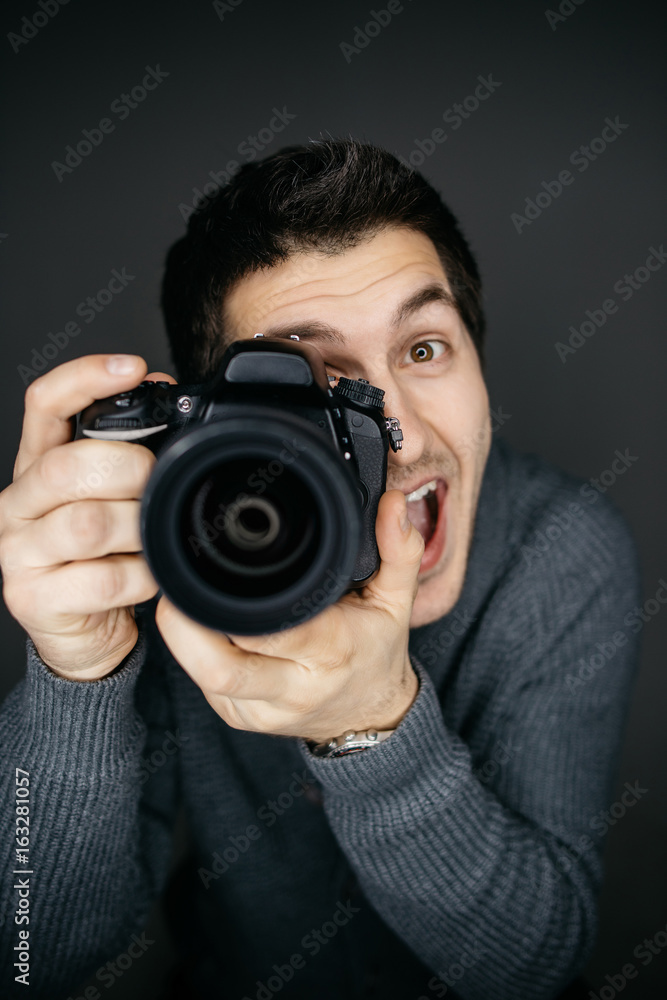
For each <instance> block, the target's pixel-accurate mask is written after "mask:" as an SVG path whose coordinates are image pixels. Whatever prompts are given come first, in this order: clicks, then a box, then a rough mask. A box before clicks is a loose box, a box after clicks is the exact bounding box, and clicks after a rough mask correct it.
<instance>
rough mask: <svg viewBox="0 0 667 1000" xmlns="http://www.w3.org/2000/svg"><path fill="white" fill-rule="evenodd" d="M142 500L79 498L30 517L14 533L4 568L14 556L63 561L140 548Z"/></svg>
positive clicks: (38, 563)
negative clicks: (38, 515) (33, 518)
mask: <svg viewBox="0 0 667 1000" xmlns="http://www.w3.org/2000/svg"><path fill="white" fill-rule="evenodd" d="M140 506H141V505H140V501H139V500H78V501H76V502H75V503H68V504H64V505H63V506H62V507H56V509H55V510H52V511H49V513H48V514H45V515H44V517H40V518H37V519H36V520H33V521H28V522H27V524H26V525H25V526H24V527H23V528H21V529H20V530H19V531H17V532H14V533H13V535H12V536H11V542H10V543H9V546H10V548H11V551H5V559H4V561H3V568H4V569H5V572H7V571H8V570H9V571H11V570H12V557H13V556H15V558H16V559H17V560H18V558H19V557H20V561H21V565H22V566H26V567H32V568H38V567H46V566H57V565H59V564H61V563H66V562H76V561H78V560H83V559H98V558H100V557H101V556H106V555H110V554H112V553H117V552H118V553H121V552H141V548H142V546H141V533H140V530H139V509H140Z"/></svg>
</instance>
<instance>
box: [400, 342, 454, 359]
mask: <svg viewBox="0 0 667 1000" xmlns="http://www.w3.org/2000/svg"><path fill="white" fill-rule="evenodd" d="M446 347H447V345H446V344H443V343H442V342H441V341H440V340H421V341H420V342H419V343H418V344H413V345H412V347H411V348H410V350H409V351H408V353H407V354H406V355H405V358H404V361H406V362H407V361H435V359H436V358H439V357H440V356H441V355H442V354H444V353H445V350H446Z"/></svg>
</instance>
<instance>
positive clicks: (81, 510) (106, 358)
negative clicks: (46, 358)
mask: <svg viewBox="0 0 667 1000" xmlns="http://www.w3.org/2000/svg"><path fill="white" fill-rule="evenodd" d="M145 373H146V364H145V362H144V361H143V359H142V358H140V357H137V356H135V355H109V354H99V355H91V356H88V357H84V358H77V359H76V360H75V361H69V362H67V363H66V364H63V365H60V366H59V367H58V368H55V369H53V370H52V371H50V372H48V374H46V375H43V376H42V377H41V378H38V379H36V380H35V381H34V382H32V383H31V385H30V386H29V387H28V390H27V392H26V406H25V416H24V421H23V434H22V437H21V444H20V448H19V452H18V456H17V459H16V464H15V466H14V481H13V483H12V485H11V486H8V487H7V489H5V490H4V491H3V492H2V493H0V567H1V568H2V575H3V579H4V599H5V603H6V605H7V607H8V609H9V611H10V613H11V614H12V615H13V616H14V617H15V618H16V619H17V621H19V622H20V624H21V625H22V626H23V628H24V629H25V630H26V632H27V633H28V634H29V636H30V637H31V639H32V640H33V642H34V644H35V647H36V648H37V651H38V652H39V654H40V656H41V657H42V659H43V660H44V662H45V663H46V664H47V665H48V666H49V667H50V668H51V669H52V670H53V671H54V672H55V673H57V674H59V675H60V676H62V677H66V678H69V679H71V680H87V681H90V680H97V679H99V678H100V677H104V676H105V675H106V674H108V673H110V672H111V671H112V670H114V669H115V668H116V667H117V666H118V664H119V663H121V662H122V660H123V659H124V658H125V657H126V656H127V655H128V653H130V652H131V650H132V648H133V646H134V645H135V643H136V640H137V626H136V623H135V620H134V605H135V604H139V603H140V602H142V601H147V600H149V599H150V598H151V597H153V596H154V595H155V594H156V592H157V589H158V587H157V584H156V583H155V581H154V579H153V577H152V576H151V573H150V571H149V569H148V566H147V564H146V562H145V560H144V558H143V556H142V555H141V540H140V535H139V504H140V498H141V495H142V493H143V491H144V487H145V485H146V481H147V479H148V476H149V474H150V472H151V470H152V468H153V464H154V461H155V458H154V456H153V454H152V452H150V451H149V450H148V448H145V447H144V446H143V445H139V444H130V443H128V442H122V441H97V440H88V439H86V440H80V441H72V440H71V438H72V424H71V421H70V418H71V417H73V416H74V415H75V414H76V413H78V412H79V411H80V410H82V409H83V408H84V407H86V406H88V405H89V404H90V403H92V402H93V401H94V400H96V399H102V398H103V397H105V396H111V395H114V394H115V393H118V392H124V391H125V390H128V389H132V388H134V386H136V385H138V384H139V382H140V381H141V380H142V379H143V378H144V377H145ZM159 377H162V378H166V377H167V376H164V375H160V376H159Z"/></svg>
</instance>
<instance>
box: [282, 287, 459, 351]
mask: <svg viewBox="0 0 667 1000" xmlns="http://www.w3.org/2000/svg"><path fill="white" fill-rule="evenodd" d="M433 303H440V304H441V305H445V306H451V307H453V308H454V309H455V308H456V301H455V299H454V296H453V295H452V294H451V292H449V291H448V290H447V289H446V288H445V286H444V285H441V284H439V283H433V284H430V285H426V287H425V288H420V289H419V291H418V292H415V293H414V295H411V296H410V297H409V298H408V299H406V300H405V301H404V302H401V304H400V305H399V306H398V308H397V309H396V310H395V312H394V315H393V316H392V318H391V320H390V324H389V325H390V328H391V329H396V327H399V326H400V325H401V324H402V323H404V322H405V321H406V320H407V319H409V318H410V317H411V316H414V314H415V313H417V312H419V310H420V309H424V308H425V307H426V306H429V305H432V304H433ZM264 336H265V337H270V338H272V339H274V340H289V338H290V337H292V336H296V337H298V338H299V339H300V340H315V339H317V340H321V341H323V342H324V343H326V344H336V345H337V346H338V347H342V346H344V345H345V343H346V341H345V337H344V336H343V334H342V333H341V332H340V330H338V329H336V327H335V326H331V324H330V323H324V322H322V321H321V320H313V321H312V322H310V323H309V322H298V323H287V324H284V325H282V326H272V327H270V328H269V329H268V330H265V331H264Z"/></svg>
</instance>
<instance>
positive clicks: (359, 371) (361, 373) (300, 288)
mask: <svg viewBox="0 0 667 1000" xmlns="http://www.w3.org/2000/svg"><path fill="white" fill-rule="evenodd" d="M451 301H452V296H451V291H450V289H449V284H448V282H447V276H446V274H445V272H444V270H443V267H442V264H441V263H440V259H439V258H438V254H437V252H436V249H435V247H434V245H433V243H432V242H431V241H430V240H429V239H428V238H427V237H425V236H424V235H423V234H421V233H417V232H413V231H412V230H406V229H397V228H395V229H390V230H385V231H384V232H382V233H381V234H380V235H377V236H375V237H373V238H371V239H369V240H367V241H365V242H364V243H362V244H361V245H360V246H357V247H355V248H354V249H352V250H349V251H346V252H345V253H342V254H340V255H338V256H333V257H330V256H324V255H322V254H320V253H307V254H298V255H295V256H294V257H292V258H290V259H289V260H288V261H287V262H285V263H282V264H279V265H278V266H276V267H271V268H266V269H264V270H262V271H259V272H255V273H253V274H251V275H249V276H247V277H245V278H243V279H241V280H240V281H239V282H238V283H237V285H236V286H235V287H234V288H233V289H232V290H231V291H230V292H229V294H228V296H227V299H226V303H225V331H226V335H227V337H229V338H230V339H241V338H251V337H252V336H253V335H254V334H255V333H263V334H264V336H265V337H269V336H272V337H282V338H289V335H290V333H297V334H298V335H299V337H300V339H301V340H302V341H308V342H309V343H311V344H312V345H313V346H315V347H317V348H318V350H319V351H320V353H321V354H322V356H323V358H324V360H325V362H326V365H327V371H328V373H329V374H332V375H336V376H339V375H345V376H346V377H347V378H365V379H367V380H368V381H369V382H370V383H371V384H372V385H377V386H379V387H380V388H381V389H384V391H385V414H386V415H387V416H392V417H398V419H399V420H400V422H401V427H402V429H403V435H404V441H403V448H402V450H401V451H399V452H398V453H396V454H394V452H392V451H390V452H389V468H388V474H387V489H400V490H402V491H403V492H404V493H405V494H406V496H407V497H408V513H409V516H410V520H411V521H412V523H413V524H414V525H415V526H416V527H417V528H418V529H419V531H420V532H421V533H422V535H423V536H424V540H425V542H426V549H425V552H424V557H423V559H422V563H421V568H420V571H419V590H418V593H417V598H416V600H415V604H414V609H413V613H412V618H411V620H410V627H411V628H415V627H416V626H418V625H424V624H426V623H427V622H431V621H435V620H436V619H438V618H440V617H441V616H442V615H443V614H445V613H446V612H447V611H449V610H450V609H451V608H452V607H453V605H454V604H455V603H456V600H457V599H458V597H459V594H460V592H461V588H462V586H463V579H464V575H465V569H466V564H467V559H468V550H469V546H470V541H471V537H472V528H473V522H474V515H475V509H476V506H477V498H478V495H479V489H480V484H481V479H482V474H483V471H484V465H485V463H486V459H487V456H488V451H489V445H490V441H491V428H490V421H489V402H488V396H487V393H486V387H485V385H484V380H483V378H482V373H481V369H480V364H479V359H478V356H477V352H476V350H475V347H474V345H473V342H472V340H471V338H470V335H469V334H468V332H467V330H466V328H465V327H464V325H463V322H462V320H461V318H460V316H459V314H458V312H457V311H456V309H455V308H454V307H453V305H452V304H451ZM427 484H430V486H427ZM433 487H435V488H434V489H433Z"/></svg>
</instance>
